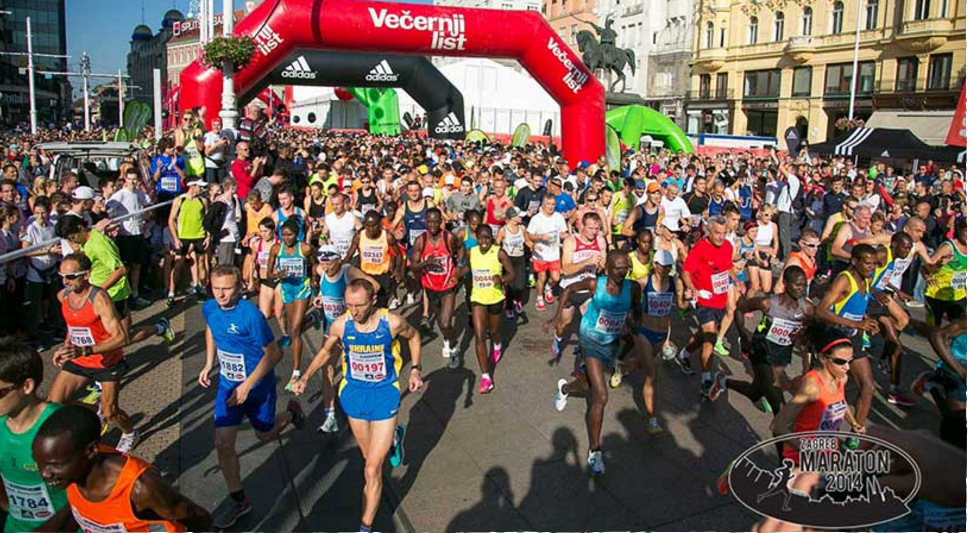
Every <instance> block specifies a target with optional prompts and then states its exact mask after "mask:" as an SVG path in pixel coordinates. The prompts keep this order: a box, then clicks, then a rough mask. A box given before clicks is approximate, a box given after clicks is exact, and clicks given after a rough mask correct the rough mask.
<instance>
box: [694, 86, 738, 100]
mask: <svg viewBox="0 0 970 533" xmlns="http://www.w3.org/2000/svg"><path fill="white" fill-rule="evenodd" d="M733 99H734V91H733V90H731V89H726V88H721V89H717V90H713V89H712V90H707V91H704V90H700V91H689V92H688V93H687V98H686V100H687V101H690V102H727V101H728V100H733Z"/></svg>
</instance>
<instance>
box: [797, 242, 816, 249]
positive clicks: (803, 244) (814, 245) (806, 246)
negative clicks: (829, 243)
mask: <svg viewBox="0 0 970 533" xmlns="http://www.w3.org/2000/svg"><path fill="white" fill-rule="evenodd" d="M800 244H801V245H802V246H804V247H805V248H818V244H819V243H817V242H816V243H808V242H803V243H800Z"/></svg>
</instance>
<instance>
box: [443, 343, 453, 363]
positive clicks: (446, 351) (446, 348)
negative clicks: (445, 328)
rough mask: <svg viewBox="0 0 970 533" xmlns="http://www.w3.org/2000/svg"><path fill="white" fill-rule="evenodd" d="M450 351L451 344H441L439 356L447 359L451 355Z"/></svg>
mask: <svg viewBox="0 0 970 533" xmlns="http://www.w3.org/2000/svg"><path fill="white" fill-rule="evenodd" d="M451 351H452V350H451V346H448V345H447V344H442V345H441V357H444V358H445V359H448V358H449V357H451Z"/></svg>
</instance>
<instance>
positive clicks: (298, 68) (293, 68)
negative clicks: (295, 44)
mask: <svg viewBox="0 0 970 533" xmlns="http://www.w3.org/2000/svg"><path fill="white" fill-rule="evenodd" d="M280 75H281V76H283V77H284V78H299V79H301V80H315V79H317V73H316V72H313V71H312V70H310V65H308V64H307V62H306V58H305V57H303V56H300V57H298V58H297V59H296V61H294V62H292V63H290V64H289V65H288V66H287V67H286V68H285V69H283V72H282V73H280Z"/></svg>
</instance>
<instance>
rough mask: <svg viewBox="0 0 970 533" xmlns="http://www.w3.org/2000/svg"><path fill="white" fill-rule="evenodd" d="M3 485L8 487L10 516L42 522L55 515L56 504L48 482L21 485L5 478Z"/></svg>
mask: <svg viewBox="0 0 970 533" xmlns="http://www.w3.org/2000/svg"><path fill="white" fill-rule="evenodd" d="M3 486H4V487H5V488H6V489H7V501H9V502H10V516H12V517H14V518H16V519H18V520H29V521H33V522H42V521H44V520H47V519H48V518H50V517H51V516H53V514H54V504H53V502H52V501H51V497H50V494H48V492H47V485H46V484H44V483H40V484H37V485H21V484H19V483H14V482H13V481H10V480H9V479H4V480H3Z"/></svg>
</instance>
